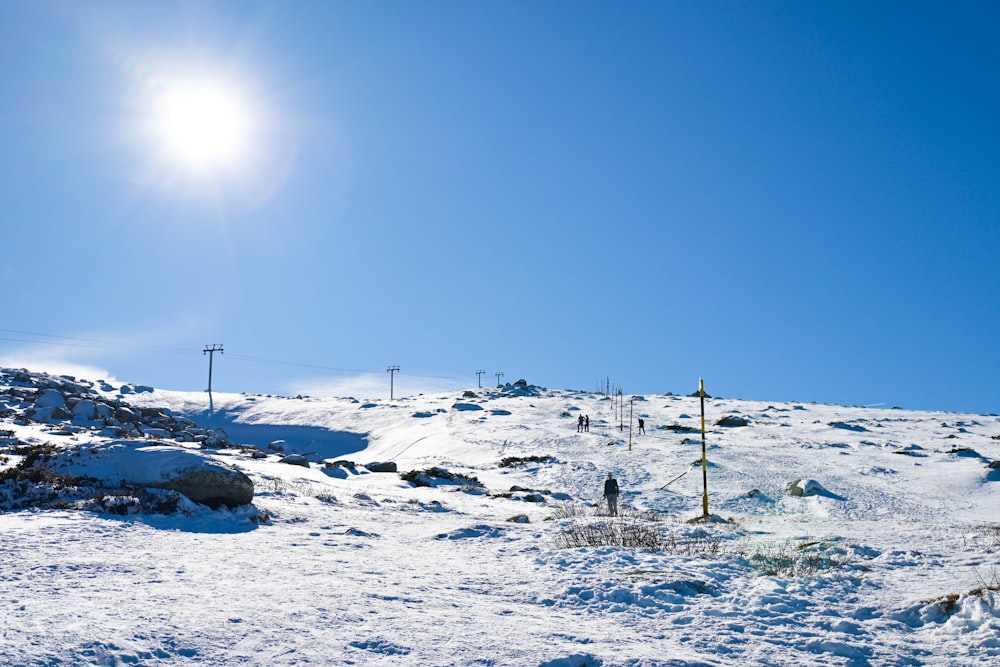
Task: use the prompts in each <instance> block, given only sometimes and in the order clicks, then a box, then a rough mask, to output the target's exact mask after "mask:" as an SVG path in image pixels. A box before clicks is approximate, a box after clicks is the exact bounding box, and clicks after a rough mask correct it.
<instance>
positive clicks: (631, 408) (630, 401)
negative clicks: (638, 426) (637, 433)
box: [628, 396, 635, 452]
mask: <svg viewBox="0 0 1000 667" xmlns="http://www.w3.org/2000/svg"><path fill="white" fill-rule="evenodd" d="M634 411H635V396H633V397H632V398H630V399H628V450H629V451H630V452H631V451H632V413H633V412H634Z"/></svg>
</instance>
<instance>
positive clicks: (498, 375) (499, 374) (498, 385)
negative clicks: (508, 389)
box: [496, 371, 503, 389]
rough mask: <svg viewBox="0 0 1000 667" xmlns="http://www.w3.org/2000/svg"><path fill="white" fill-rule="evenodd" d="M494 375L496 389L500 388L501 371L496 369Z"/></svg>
mask: <svg viewBox="0 0 1000 667" xmlns="http://www.w3.org/2000/svg"><path fill="white" fill-rule="evenodd" d="M496 376H497V389H499V388H500V378H502V377H503V373H502V372H501V371H497V372H496Z"/></svg>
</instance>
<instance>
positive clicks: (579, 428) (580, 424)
mask: <svg viewBox="0 0 1000 667" xmlns="http://www.w3.org/2000/svg"><path fill="white" fill-rule="evenodd" d="M581 431H583V415H580V417H579V418H578V419H577V420H576V432H577V433H580V432H581Z"/></svg>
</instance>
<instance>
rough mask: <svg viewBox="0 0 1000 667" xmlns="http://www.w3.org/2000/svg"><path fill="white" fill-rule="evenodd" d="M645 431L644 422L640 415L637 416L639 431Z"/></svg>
mask: <svg viewBox="0 0 1000 667" xmlns="http://www.w3.org/2000/svg"><path fill="white" fill-rule="evenodd" d="M645 432H646V422H644V421H643V420H642V417H639V433H645Z"/></svg>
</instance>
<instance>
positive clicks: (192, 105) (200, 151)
mask: <svg viewBox="0 0 1000 667" xmlns="http://www.w3.org/2000/svg"><path fill="white" fill-rule="evenodd" d="M250 126H251V118H250V110H249V107H248V106H247V104H246V102H244V101H242V100H241V99H240V98H239V96H238V95H236V94H235V93H234V92H232V91H231V90H228V89H226V88H225V87H224V86H223V85H221V84H212V83H198V84H192V85H189V86H186V87H174V88H170V89H169V90H166V91H164V92H163V94H162V96H161V97H160V104H159V114H158V122H157V131H158V132H157V133H158V135H159V138H160V140H161V141H162V142H163V148H164V150H165V151H166V153H167V155H168V156H169V157H170V159H171V160H172V161H175V162H177V163H179V164H180V165H181V166H183V167H186V168H190V169H197V170H202V169H205V170H213V169H217V168H222V167H231V166H234V165H237V164H239V162H240V161H241V159H243V158H244V156H245V153H246V152H247V150H248V148H249V145H248V144H249V142H250V138H249V134H250Z"/></svg>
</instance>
